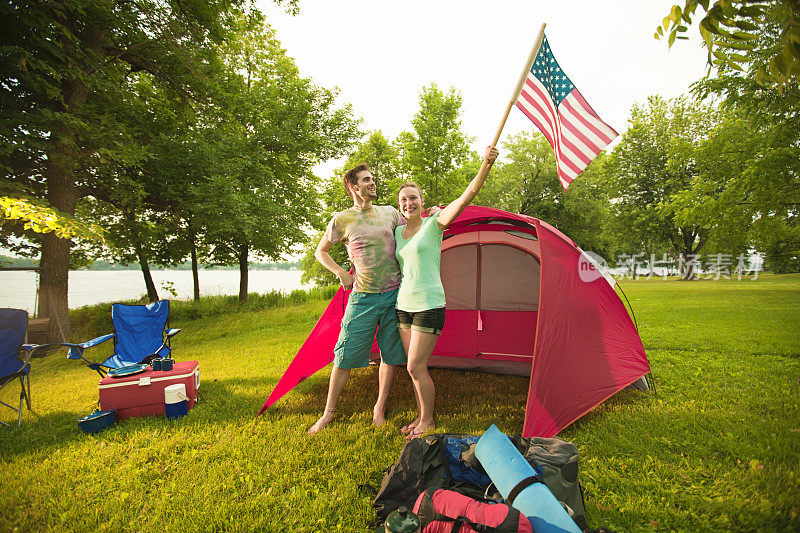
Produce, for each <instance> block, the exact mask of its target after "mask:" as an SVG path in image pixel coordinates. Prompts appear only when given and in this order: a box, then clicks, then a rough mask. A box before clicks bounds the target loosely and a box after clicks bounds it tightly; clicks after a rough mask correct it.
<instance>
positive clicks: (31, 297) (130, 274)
mask: <svg viewBox="0 0 800 533" xmlns="http://www.w3.org/2000/svg"><path fill="white" fill-rule="evenodd" d="M151 274H152V276H153V283H155V286H156V289H157V290H158V295H159V296H160V297H161V298H170V299H174V298H175V297H174V296H172V294H170V292H168V291H167V290H165V288H166V287H167V286H169V285H170V284H171V286H172V288H173V289H175V291H176V292H177V293H178V296H177V299H179V300H190V299H191V298H192V295H193V291H192V272H191V271H190V270H154V271H152V272H151ZM302 275H303V273H302V272H301V271H297V270H251V271H250V273H249V276H248V280H249V283H248V291H249V292H258V293H264V292H270V291H281V292H285V293H288V292H291V291H293V290H295V289H308V288H310V285H303V284H302V283H300V276H302ZM199 276H200V294H201V296H212V295H217V294H239V271H238V270H200V272H199ZM146 293H147V290H146V289H145V286H144V279H143V277H142V273H141V271H139V270H75V271H71V272H70V273H69V307H70V309H75V308H77V307H82V306H84V305H94V304H98V303H104V302H119V301H121V300H130V299H136V298H139V297H141V296H143V295H145V294H146ZM35 298H36V273H35V272H25V271H21V272H13V271H12V272H0V307H13V308H16V309H25V310H27V311H28V312H29V313H33V308H34V302H35Z"/></svg>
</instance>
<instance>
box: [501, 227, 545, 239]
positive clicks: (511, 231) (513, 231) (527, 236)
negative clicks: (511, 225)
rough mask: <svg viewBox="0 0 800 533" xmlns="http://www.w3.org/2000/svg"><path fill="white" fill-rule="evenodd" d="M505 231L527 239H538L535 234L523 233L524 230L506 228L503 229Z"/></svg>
mask: <svg viewBox="0 0 800 533" xmlns="http://www.w3.org/2000/svg"><path fill="white" fill-rule="evenodd" d="M505 231H506V233H508V234H509V235H513V236H514V237H520V238H523V239H528V240H529V241H538V240H539V238H538V237H537V236H536V235H531V234H530V233H525V232H524V231H519V230H515V229H507V230H505Z"/></svg>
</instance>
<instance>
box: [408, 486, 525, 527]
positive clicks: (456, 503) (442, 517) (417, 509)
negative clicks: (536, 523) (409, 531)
mask: <svg viewBox="0 0 800 533" xmlns="http://www.w3.org/2000/svg"><path fill="white" fill-rule="evenodd" d="M414 513H415V514H416V515H417V517H419V521H420V531H421V532H422V533H467V532H472V531H480V532H484V533H533V528H532V527H531V523H530V522H529V521H528V519H527V518H526V517H524V516H523V515H522V514H520V512H519V511H518V510H516V509H514V508H513V507H511V506H509V505H506V504H503V503H485V502H479V501H476V500H474V499H472V498H470V497H468V496H464V495H463V494H460V493H458V492H454V491H451V490H445V489H433V488H431V489H427V490H426V491H425V492H423V493H422V494H420V495H419V497H418V498H417V501H416V503H415V504H414Z"/></svg>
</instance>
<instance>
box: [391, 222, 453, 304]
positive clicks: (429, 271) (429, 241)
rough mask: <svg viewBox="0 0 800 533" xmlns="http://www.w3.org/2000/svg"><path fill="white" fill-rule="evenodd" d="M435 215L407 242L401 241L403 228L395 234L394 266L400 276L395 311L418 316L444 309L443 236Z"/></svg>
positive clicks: (402, 239)
mask: <svg viewBox="0 0 800 533" xmlns="http://www.w3.org/2000/svg"><path fill="white" fill-rule="evenodd" d="M437 218H438V215H434V216H429V217H427V218H425V219H424V220H423V221H422V227H420V228H419V231H417V233H416V234H414V236H413V237H411V238H410V239H404V238H403V228H404V226H397V227H396V228H395V230H394V240H395V242H396V243H397V251H396V252H395V254H396V255H397V262H398V263H400V270H401V271H402V272H403V281H402V282H401V283H400V291H399V292H398V293H397V308H398V309H400V310H401V311H407V312H409V313H417V312H419V311H426V310H428V309H434V308H437V307H444V305H445V300H444V287H443V286H442V276H441V273H440V271H439V265H440V263H441V259H442V234H443V233H444V232H443V231H442V230H440V229H439V224H438V223H437Z"/></svg>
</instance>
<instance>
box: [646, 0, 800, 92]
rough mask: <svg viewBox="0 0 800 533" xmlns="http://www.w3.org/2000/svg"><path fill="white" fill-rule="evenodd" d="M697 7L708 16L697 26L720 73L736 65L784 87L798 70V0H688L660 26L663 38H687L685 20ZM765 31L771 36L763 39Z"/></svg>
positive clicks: (764, 82)
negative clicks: (712, 1) (713, 0)
mask: <svg viewBox="0 0 800 533" xmlns="http://www.w3.org/2000/svg"><path fill="white" fill-rule="evenodd" d="M698 7H702V8H703V9H704V11H705V16H704V17H703V19H702V20H701V21H700V23H699V25H698V29H699V32H700V35H701V36H702V38H703V41H704V44H705V47H706V48H707V49H708V64H709V67H711V66H714V67H716V68H717V69H719V71H720V72H721V73H724V72H726V71H730V70H735V71H742V72H744V71H745V69H746V70H747V73H748V75H750V76H751V77H753V79H755V80H756V81H757V82H758V84H759V85H770V84H777V86H778V88H779V89H780V88H782V86H784V85H785V84H787V83H789V81H790V80H791V81H793V82H794V83H796V82H797V81H798V78H799V76H800V0H716V1H715V2H714V4H713V5H711V3H710V1H709V0H685V2H684V4H683V7H681V6H680V4H678V5H673V6H672V9H671V11H670V13H669V15H667V17H665V18H664V22H663V24H662V25H661V26H659V27H658V28H657V30H656V34H655V37H656V39H659V38H660V37H662V36H663V35H664V34H665V33H664V32H665V31H666V32H667V34H668V42H669V46H670V47H671V46H672V45H673V43H674V42H675V39H676V38H677V39H688V37H686V35H685V34H686V33H687V32H688V31H689V27H688V26H687V24H691V23H692V17H693V16H694V14H695V12H696V11H697V8H698ZM765 34H768V35H770V36H772V39H768V40H766V41H765V40H764V39H762V38H761V37H762V36H763V35H765Z"/></svg>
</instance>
